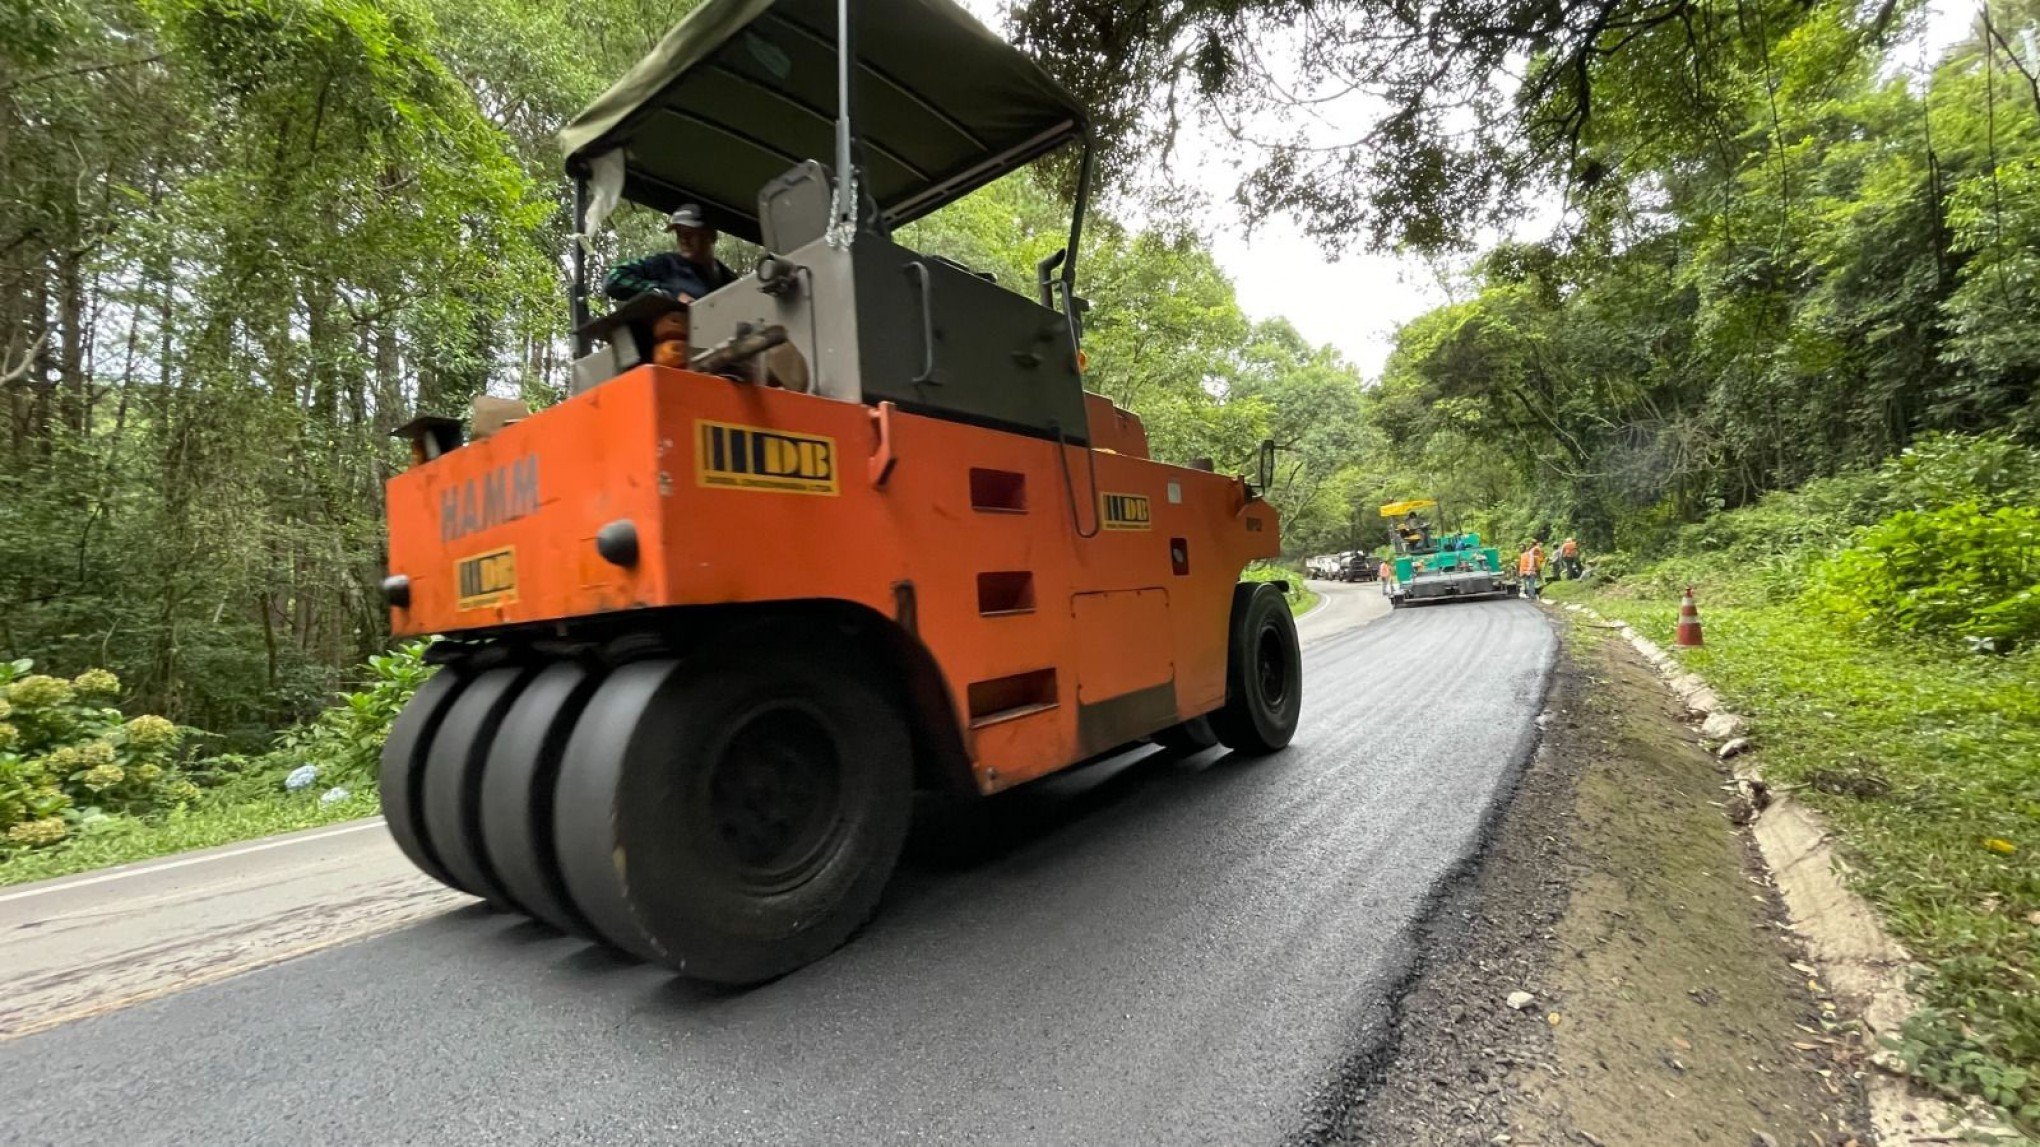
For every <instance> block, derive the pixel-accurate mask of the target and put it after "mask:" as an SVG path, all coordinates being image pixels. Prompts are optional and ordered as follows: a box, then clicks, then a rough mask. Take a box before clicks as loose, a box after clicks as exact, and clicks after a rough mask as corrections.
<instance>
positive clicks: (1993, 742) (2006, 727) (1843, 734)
mask: <svg viewBox="0 0 2040 1147" xmlns="http://www.w3.org/2000/svg"><path fill="white" fill-rule="evenodd" d="M1548 596H1549V597H1551V598H1553V599H1554V600H1560V601H1563V600H1582V601H1587V602H1589V603H1591V604H1592V605H1594V607H1595V608H1597V609H1599V610H1600V611H1601V612H1603V613H1604V614H1607V615H1609V616H1613V617H1619V618H1621V619H1623V620H1625V621H1628V622H1630V623H1631V624H1632V625H1635V626H1636V627H1637V628H1638V630H1640V631H1641V632H1643V633H1644V634H1645V635H1647V636H1649V637H1650V638H1651V639H1652V640H1654V641H1657V642H1659V643H1660V644H1662V645H1664V646H1665V647H1666V648H1672V645H1671V639H1672V631H1673V627H1674V625H1675V623H1676V621H1677V617H1678V602H1677V599H1676V598H1673V597H1668V596H1663V595H1662V593H1661V592H1659V593H1655V594H1654V593H1652V592H1650V591H1649V590H1647V589H1642V590H1640V589H1632V588H1631V587H1630V586H1628V585H1623V586H1615V587H1611V588H1608V589H1604V590H1598V591H1597V590H1588V589H1586V588H1584V587H1583V586H1582V585H1580V584H1579V583H1561V584H1560V585H1557V586H1553V587H1551V589H1550V591H1549V593H1548ZM1697 596H1698V599H1699V602H1700V609H1701V618H1702V622H1703V625H1704V631H1705V635H1706V646H1705V647H1704V648H1701V649H1696V650H1677V651H1676V652H1677V653H1678V655H1679V657H1680V659H1681V660H1682V662H1683V663H1685V664H1686V665H1688V666H1690V667H1691V668H1692V669H1693V670H1695V671H1696V672H1698V673H1699V674H1700V675H1701V676H1703V677H1705V678H1707V680H1708V681H1709V682H1710V683H1712V684H1713V685H1714V686H1715V687H1716V688H1717V689H1718V690H1719V691H1720V692H1721V693H1722V695H1723V696H1724V697H1725V698H1726V699H1728V700H1729V701H1730V702H1731V704H1732V705H1733V706H1734V707H1735V708H1736V709H1737V711H1739V712H1741V713H1743V714H1744V715H1746V716H1747V717H1748V718H1749V719H1750V722H1751V726H1752V734H1753V737H1754V739H1755V741H1756V743H1757V745H1758V752H1759V754H1760V756H1759V760H1760V762H1761V764H1762V767H1763V770H1764V774H1765V777H1766V778H1767V779H1768V780H1769V781H1771V783H1772V784H1773V785H1775V786H1780V787H1785V788H1790V789H1792V790H1793V791H1794V792H1795V794H1796V795H1797V796H1799V797H1801V798H1802V799H1804V800H1805V801H1807V802H1808V803H1809V804H1812V805H1814V806H1815V807H1817V808H1819V809H1821V810H1822V811H1823V812H1825V813H1826V814H1827V815H1828V817H1829V818H1830V820H1831V822H1832V823H1833V825H1834V826H1835V828H1836V829H1837V835H1838V843H1839V845H1840V848H1841V854H1842V856H1843V857H1844V859H1845V860H1846V861H1847V862H1848V863H1849V864H1850V865H1851V866H1852V869H1853V871H1852V872H1851V873H1850V874H1849V875H1850V877H1851V879H1852V881H1853V883H1854V885H1855V886H1856V887H1857V888H1858V889H1859V890H1860V891H1861V892H1863V894H1864V895H1866V896H1867V897H1868V898H1869V899H1870V900H1871V901H1872V902H1874V903H1875V904H1876V905H1877V906H1878V907H1879V908H1880V909H1881V910H1882V913H1883V915H1884V917H1885V920H1886V921H1887V923H1888V924H1889V925H1890V927H1891V930H1892V931H1893V933H1894V934H1895V935H1897V936H1898V937H1899V938H1900V939H1901V940H1902V941H1903V942H1904V943H1905V944H1906V945H1907V946H1908V947H1909V948H1910V949H1911V950H1912V952H1913V954H1914V956H1915V957H1916V958H1917V959H1919V960H1920V961H1921V962H1922V964H1923V965H1924V967H1925V974H1924V975H1922V976H1921V977H1919V979H1918V981H1917V983H1916V984H1915V988H1916V989H1917V990H1918V991H1919V993H1920V996H1921V999H1922V1000H1923V1002H1924V1004H1925V1008H1924V1009H1923V1011H1922V1012H1921V1014H1920V1015H1918V1016H1917V1017H1915V1020H1914V1022H1913V1023H1912V1024H1911V1025H1909V1027H1908V1039H1907V1045H1906V1046H1905V1047H1903V1048H1901V1052H1902V1054H1904V1055H1905V1056H1906V1057H1907V1059H1908V1060H1909V1061H1910V1062H1912V1063H1913V1064H1915V1067H1916V1070H1917V1071H1918V1073H1919V1074H1920V1075H1921V1077H1922V1078H1923V1079H1925V1080H1926V1081H1927V1082H1929V1083H1931V1084H1934V1085H1937V1086H1941V1087H1944V1088H1948V1089H1951V1090H1957V1091H1961V1092H1966V1093H1970V1094H1980V1095H1983V1096H1985V1097H1987V1098H1989V1099H1991V1100H1992V1101H1994V1102H1995V1103H1997V1104H1998V1105H1999V1106H2001V1107H2004V1108H2007V1109H2009V1110H2010V1111H2011V1112H2013V1113H2014V1114H2015V1115H2016V1116H2017V1117H2018V1118H2019V1119H2020V1120H2021V1122H2024V1123H2025V1124H2026V1125H2027V1126H2028V1127H2032V1126H2033V1125H2034V1124H2036V1123H2040V1086H2036V1083H2035V1076H2036V1075H2040V648H2028V649H2025V650H2023V651H2021V652H2018V653H2015V654H2012V655H2010V656H2006V657H1991V656H1979V655H1976V654H1972V653H1969V652H1967V651H1966V650H1963V649H1961V648H1959V647H1954V646H1948V645H1940V644H1933V643H1928V642H1921V641H1912V642H1903V643H1891V642H1879V641H1873V640H1871V639H1870V638H1869V637H1868V636H1867V635H1863V634H1860V633H1858V632H1855V631H1853V630H1850V629H1849V628H1847V627H1846V626H1842V625H1839V624H1837V623H1836V621H1835V620H1834V619H1833V618H1831V617H1828V616H1825V615H1823V614H1821V613H1819V612H1817V611H1812V610H1809V609H1807V608H1806V607H1804V606H1802V605H1799V604H1797V603H1773V602H1769V601H1767V600H1766V599H1765V597H1764V595H1763V594H1762V593H1760V592H1759V591H1758V590H1757V588H1756V587H1755V586H1753V585H1748V584H1742V583H1739V582H1738V581H1736V580H1735V579H1732V578H1730V579H1719V578H1717V579H1712V580H1703V581H1702V582H1700V583H1699V584H1698V586H1697Z"/></svg>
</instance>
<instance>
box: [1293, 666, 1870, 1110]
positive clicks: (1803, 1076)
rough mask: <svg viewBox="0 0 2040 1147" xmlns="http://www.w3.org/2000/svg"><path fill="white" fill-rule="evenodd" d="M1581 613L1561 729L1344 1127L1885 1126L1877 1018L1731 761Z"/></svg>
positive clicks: (1455, 887)
mask: <svg viewBox="0 0 2040 1147" xmlns="http://www.w3.org/2000/svg"><path fill="white" fill-rule="evenodd" d="M1575 633H1576V634H1582V633H1584V634H1586V636H1584V637H1579V636H1576V637H1575V638H1574V639H1572V640H1569V641H1568V645H1567V650H1566V653H1565V654H1564V655H1563V656H1562V657H1561V659H1560V663H1559V667H1558V670H1557V674H1556V678H1555V682H1554V689H1553V692H1552V694H1551V698H1550V703H1549V708H1548V711H1547V716H1546V722H1547V724H1546V733H1545V738H1544V743H1543V745H1542V746H1541V747H1540V749H1539V751H1538V753H1537V755H1536V756H1535V758H1534V759H1533V761H1532V762H1531V764H1530V765H1529V767H1528V768H1527V769H1526V770H1525V771H1524V774H1523V776H1522V779H1521V780H1520V782H1519V784H1518V789H1517V793H1516V796H1515V799H1514V801H1513V803H1512V804H1511V806H1510V807H1509V809H1508V811H1507V812H1506V813H1504V814H1503V815H1502V816H1501V818H1500V819H1499V820H1498V822H1497V823H1496V824H1495V825H1494V826H1493V831H1492V835H1491V837H1490V840H1489V843H1488V847H1487V849H1486V851H1485V852H1484V854H1483V857H1482V860H1481V862H1480V863H1479V865H1478V866H1477V867H1474V868H1472V869H1471V870H1470V872H1469V873H1468V874H1465V875H1464V876H1463V877H1462V879H1461V880H1459V881H1457V882H1456V883H1454V884H1452V885H1450V886H1448V887H1447V888H1446V890H1445V891H1444V893H1443V894H1442V899H1441V902H1440V904H1439V907H1438V910H1437V911H1436V912H1434V913H1432V914H1431V915H1430V917H1429V922H1428V923H1427V925H1426V926H1425V929H1424V934H1423V936H1422V938H1421V953H1422V954H1421V955H1420V957H1419V961H1418V966H1417V969H1416V971H1415V973H1414V978H1413V981H1412V984H1411V986H1410V990H1409V992H1408V993H1407V994H1406V995H1405V996H1404V997H1403V998H1402V1001H1401V1004H1400V1006H1399V1022H1398V1024H1397V1037H1396V1040H1395V1041H1394V1043H1393V1044H1392V1045H1391V1046H1389V1047H1386V1048H1383V1049H1381V1050H1380V1051H1379V1052H1378V1053H1377V1054H1376V1056H1375V1057H1374V1060H1373V1061H1372V1062H1369V1063H1366V1064H1363V1065H1360V1075H1361V1078H1360V1079H1359V1080H1358V1081H1357V1082H1358V1083H1359V1091H1358V1093H1357V1098H1356V1100H1355V1101H1354V1103H1353V1104H1352V1105H1351V1106H1349V1107H1348V1108H1347V1109H1346V1110H1345V1111H1344V1112H1342V1113H1341V1114H1340V1116H1339V1118H1338V1119H1337V1121H1336V1123H1335V1127H1334V1130H1333V1131H1332V1133H1331V1134H1330V1135H1329V1136H1328V1137H1327V1139H1328V1141H1330V1142H1335V1143H1344V1144H1411V1145H1418V1147H1428V1145H1441V1147H1442V1145H1448V1144H1450V1145H1458V1144H1498V1143H1507V1144H1559V1143H1585V1144H1606V1145H1610V1147H1613V1145H1616V1144H1645V1143H1648V1144H1684V1143H1705V1144H1724V1143H1726V1144H1735V1145H1737V1147H1741V1145H1745V1144H1748V1145H1753V1147H1768V1145H1773V1144H1790V1143H1797V1144H1823V1145H1837V1147H1839V1145H1846V1144H1851V1143H1868V1142H1870V1140H1869V1138H1868V1136H1867V1135H1866V1134H1865V1133H1864V1131H1863V1130H1862V1129H1863V1128H1864V1127H1865V1125H1866V1118H1865V1115H1864V1108H1863V1099H1862V1095H1861V1087H1860V1085H1859V1083H1858V1078H1859V1077H1858V1074H1857V1073H1858V1072H1859V1071H1860V1070H1861V1069H1862V1065H1861V1064H1860V1063H1859V1062H1858V1053H1857V1051H1856V1050H1855V1046H1856V1041H1854V1040H1852V1039H1850V1038H1848V1035H1847V1033H1846V1032H1844V1031H1842V1030H1841V1027H1842V1025H1840V1024H1839V1023H1838V1022H1837V1021H1836V1018H1835V1013H1834V1006H1833V1004H1832V1002H1831V1001H1830V1000H1828V999H1827V997H1826V995H1825V991H1824V987H1825V986H1824V985H1821V984H1819V983H1818V982H1817V981H1815V980H1813V979H1812V978H1810V977H1809V975H1808V974H1807V973H1806V971H1805V970H1804V968H1803V961H1802V958H1801V955H1800V953H1799V952H1798V951H1797V950H1796V948H1795V946H1794V944H1793V942H1792V940H1791V939H1790V937H1789V936H1788V934H1787V933H1786V932H1785V930H1784V927H1783V921H1784V914H1783V910H1782V907H1781V905H1780V902H1779V900H1778V897H1777V894H1776V892H1775V890H1774V889H1773V888H1772V887H1771V886H1770V884H1769V882H1768V881H1767V880H1766V879H1765V878H1764V876H1763V874H1762V870H1761V868H1760V866H1759V865H1758V864H1757V862H1756V859H1755V856H1754V853H1753V851H1752V847H1751V844H1750V842H1749V839H1748V837H1747V834H1746V833H1745V832H1744V831H1743V830H1742V829H1741V828H1739V827H1738V826H1737V824H1736V823H1735V810H1734V809H1733V808H1732V807H1731V800H1730V797H1729V794H1728V793H1727V792H1726V791H1724V789H1723V786H1724V785H1725V784H1726V783H1727V780H1728V777H1727V774H1726V772H1725V771H1724V769H1723V768H1722V766H1721V765H1720V764H1719V763H1718V762H1716V761H1715V760H1714V759H1713V758H1712V757H1711V756H1709V755H1708V754H1707V753H1705V752H1704V751H1703V750H1702V749H1701V748H1700V747H1699V745H1698V744H1697V742H1696V740H1695V738H1694V736H1693V734H1692V733H1691V732H1690V731H1689V730H1688V729H1687V728H1686V727H1685V726H1684V725H1683V724H1682V723H1681V722H1680V721H1679V719H1678V714H1677V712H1676V710H1675V708H1674V705H1673V703H1672V702H1671V700H1670V699H1669V697H1668V696H1667V695H1666V694H1665V692H1664V691H1663V689H1662V687H1661V686H1660V685H1659V684H1658V682H1657V681H1656V679H1655V678H1654V677H1653V676H1652V675H1651V674H1650V672H1649V671H1648V669H1647V668H1646V667H1645V666H1644V665H1643V664H1642V662H1641V660H1640V659H1639V658H1637V657H1636V656H1635V654H1634V653H1633V652H1632V651H1631V650H1629V649H1628V648H1627V647H1626V646H1624V645H1622V644H1621V643H1619V642H1611V641H1604V640H1598V639H1596V638H1595V637H1594V636H1593V635H1592V631H1575ZM1795 963H1799V964H1802V967H1800V968H1795V967H1794V965H1795ZM1519 992H1521V993H1528V996H1529V998H1528V999H1527V1000H1526V999H1524V998H1523V997H1522V996H1515V1000H1514V1002H1515V1003H1516V1004H1517V1005H1518V1006H1517V1007H1512V1006H1511V1005H1510V1001H1511V997H1512V995H1514V994H1515V993H1519Z"/></svg>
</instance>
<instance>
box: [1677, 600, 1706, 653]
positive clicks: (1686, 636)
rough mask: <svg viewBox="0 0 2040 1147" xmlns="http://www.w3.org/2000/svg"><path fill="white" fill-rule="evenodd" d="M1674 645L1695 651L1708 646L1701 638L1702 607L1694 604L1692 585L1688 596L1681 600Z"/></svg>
mask: <svg viewBox="0 0 2040 1147" xmlns="http://www.w3.org/2000/svg"><path fill="white" fill-rule="evenodd" d="M1672 643H1673V644H1675V645H1683V646H1686V647H1687V648H1694V649H1697V648H1698V647H1700V646H1701V645H1704V644H1706V642H1704V641H1702V640H1701V638H1700V607H1698V606H1696V605H1694V604H1693V587H1692V586H1690V585H1689V586H1687V587H1686V596H1685V597H1683V598H1681V599H1680V600H1679V628H1678V631H1677V633H1676V634H1675V635H1674V637H1673V639H1672Z"/></svg>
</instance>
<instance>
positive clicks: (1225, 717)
mask: <svg viewBox="0 0 2040 1147" xmlns="http://www.w3.org/2000/svg"><path fill="white" fill-rule="evenodd" d="M1232 614H1233V615H1232V641H1231V645H1230V648H1229V651H1228V654H1227V657H1226V690H1225V692H1226V697H1225V706H1224V707H1223V708H1221V709H1220V710H1219V711H1218V712H1216V713H1214V714H1212V717H1211V727H1212V729H1213V730H1214V731H1216V732H1217V733H1218V739H1219V740H1221V741H1223V742H1225V744H1226V745H1227V746H1228V747H1229V748H1233V749H1237V750H1239V751H1240V752H1243V753H1272V752H1274V751H1276V750H1277V749H1280V748H1282V747H1283V746H1285V745H1287V744H1289V739H1290V738H1291V737H1293V736H1295V735H1296V722H1297V719H1298V717H1300V716H1301V715H1302V713H1303V655H1302V651H1301V648H1300V647H1299V645H1298V643H1297V639H1296V619H1295V618H1294V617H1293V616H1291V615H1290V612H1289V602H1288V601H1287V600H1285V599H1284V598H1283V596H1282V592H1281V591H1280V590H1278V589H1276V588H1275V587H1274V586H1272V585H1265V584H1263V585H1241V586H1239V587H1238V588H1237V589H1236V590H1234V592H1233V611H1232Z"/></svg>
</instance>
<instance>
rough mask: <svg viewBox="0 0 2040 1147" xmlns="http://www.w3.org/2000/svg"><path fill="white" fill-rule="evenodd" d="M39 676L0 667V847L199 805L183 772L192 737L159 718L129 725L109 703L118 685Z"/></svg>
mask: <svg viewBox="0 0 2040 1147" xmlns="http://www.w3.org/2000/svg"><path fill="white" fill-rule="evenodd" d="M34 669H35V665H34V663H33V662H30V661H27V660H20V661H11V662H8V661H0V849H8V848H36V847H41V846H43V845H49V844H55V843H57V842H58V841H61V840H63V839H64V838H65V837H67V836H69V835H71V833H72V832H73V831H75V830H76V829H77V827H78V826H79V825H81V824H83V823H85V822H88V821H90V820H93V819H95V818H97V817H99V816H102V815H107V814H113V813H144V812H151V811H154V810H157V809H161V808H166V807H169V806H171V805H175V804H180V803H185V802H189V801H191V800H194V799H196V798H197V796H198V795H199V790H198V786H197V785H194V784H193V783H192V782H191V781H190V779H189V778H187V777H185V776H184V775H183V774H182V772H181V771H180V770H179V769H178V767H177V747H178V742H179V741H180V740H182V739H183V736H184V730H182V729H180V728H179V727H178V726H176V725H175V724H173V723H171V722H170V721H168V720H165V719H164V718H162V717H157V716H153V715H147V714H145V715H143V716H140V717H135V718H133V719H132V720H127V719H123V717H122V715H121V712H120V710H119V709H116V708H114V707H113V706H112V704H111V702H112V700H113V698H114V697H115V696H116V695H117V694H119V692H120V679H119V678H117V677H115V676H114V675H113V674H111V673H109V672H107V671H106V670H104V669H88V670H86V671H85V672H83V673H80V674H79V675H78V676H76V677H74V678H71V679H70V680H65V679H64V678H61V677H52V676H49V675H48V674H43V673H36V672H34Z"/></svg>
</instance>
